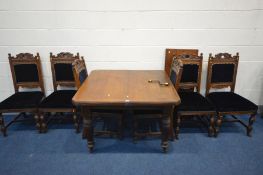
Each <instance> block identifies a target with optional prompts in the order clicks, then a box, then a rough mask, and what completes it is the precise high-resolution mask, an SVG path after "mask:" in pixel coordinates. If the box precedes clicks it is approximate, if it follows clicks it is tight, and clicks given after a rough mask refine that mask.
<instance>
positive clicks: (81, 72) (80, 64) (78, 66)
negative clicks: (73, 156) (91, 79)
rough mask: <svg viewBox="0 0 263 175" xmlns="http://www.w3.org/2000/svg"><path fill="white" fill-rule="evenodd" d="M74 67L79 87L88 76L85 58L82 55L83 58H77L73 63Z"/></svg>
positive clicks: (76, 82)
mask: <svg viewBox="0 0 263 175" xmlns="http://www.w3.org/2000/svg"><path fill="white" fill-rule="evenodd" d="M72 68H73V73H74V78H75V84H76V87H77V88H78V89H79V88H80V86H81V85H82V83H83V82H84V81H85V79H86V78H87V77H88V72H87V68H86V65H85V60H84V58H83V57H81V59H78V60H75V61H74V62H73V63H72Z"/></svg>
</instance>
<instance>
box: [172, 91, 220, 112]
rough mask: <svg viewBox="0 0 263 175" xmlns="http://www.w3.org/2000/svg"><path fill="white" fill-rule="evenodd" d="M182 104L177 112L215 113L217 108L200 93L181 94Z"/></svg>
mask: <svg viewBox="0 0 263 175" xmlns="http://www.w3.org/2000/svg"><path fill="white" fill-rule="evenodd" d="M179 96H180V99H181V104H180V105H179V106H178V108H177V111H215V107H214V105H213V104H211V103H210V102H209V101H208V100H207V99H206V98H205V97H203V96H202V95H201V94H200V93H198V92H179Z"/></svg>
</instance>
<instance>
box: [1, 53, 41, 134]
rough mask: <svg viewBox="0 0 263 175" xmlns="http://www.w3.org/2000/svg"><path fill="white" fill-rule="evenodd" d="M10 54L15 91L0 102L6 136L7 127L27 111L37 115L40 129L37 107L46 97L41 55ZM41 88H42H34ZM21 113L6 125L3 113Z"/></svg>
mask: <svg viewBox="0 0 263 175" xmlns="http://www.w3.org/2000/svg"><path fill="white" fill-rule="evenodd" d="M8 56H9V64H10V68H11V72H12V78H13V85H14V89H15V93H14V94H13V95H11V96H10V97H8V98H7V99H5V100H4V101H2V102H1V103H0V127H1V131H2V133H3V135H4V136H7V133H6V131H7V128H8V127H9V126H10V125H11V124H12V123H14V122H18V121H23V120H18V119H19V118H20V117H22V116H25V115H26V113H32V114H33V115H34V117H35V121H36V127H37V129H39V130H40V123H39V118H38V115H37V107H38V105H39V103H40V101H41V100H42V99H43V98H44V96H45V94H44V85H43V79H42V71H41V65H40V56H39V54H38V53H37V55H36V56H33V54H30V53H20V54H18V55H16V56H15V57H14V56H11V54H8ZM21 88H28V90H29V89H31V90H30V91H28V90H27V91H21ZM32 88H35V89H36V88H40V90H32ZM13 112H15V113H17V112H18V113H19V114H18V116H16V117H15V118H14V119H13V120H12V121H11V122H9V123H8V124H6V125H5V122H4V116H3V115H2V113H13Z"/></svg>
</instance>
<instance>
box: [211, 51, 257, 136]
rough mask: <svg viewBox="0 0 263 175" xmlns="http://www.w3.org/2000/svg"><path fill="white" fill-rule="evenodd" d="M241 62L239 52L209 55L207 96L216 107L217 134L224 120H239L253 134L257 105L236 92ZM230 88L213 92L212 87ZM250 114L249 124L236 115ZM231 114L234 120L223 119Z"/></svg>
mask: <svg viewBox="0 0 263 175" xmlns="http://www.w3.org/2000/svg"><path fill="white" fill-rule="evenodd" d="M238 62H239V54H238V53H237V54H236V55H234V56H232V55H231V54H229V53H219V54H216V55H215V56H214V57H213V56H212V54H210V55H209V60H208V71H207V81H206V96H207V99H209V100H210V101H211V102H212V103H213V104H214V105H215V107H216V111H217V122H216V136H217V135H218V133H219V128H220V126H221V124H222V122H223V121H230V122H239V123H241V124H242V125H243V126H245V127H246V129H247V135H248V136H251V131H252V124H253V122H254V121H255V117H256V113H257V109H258V107H257V105H255V104H254V103H252V102H251V101H249V100H248V99H246V98H244V97H242V96H240V95H238V94H236V93H234V90H235V85H236V75H237V68H238ZM222 88H230V92H226V91H222V92H211V93H210V90H211V89H222ZM241 114H248V115H250V118H249V122H248V125H247V124H245V122H243V121H242V120H240V119H238V118H237V117H236V116H235V115H241ZM225 115H231V116H232V117H233V120H226V119H224V120H223V116H225Z"/></svg>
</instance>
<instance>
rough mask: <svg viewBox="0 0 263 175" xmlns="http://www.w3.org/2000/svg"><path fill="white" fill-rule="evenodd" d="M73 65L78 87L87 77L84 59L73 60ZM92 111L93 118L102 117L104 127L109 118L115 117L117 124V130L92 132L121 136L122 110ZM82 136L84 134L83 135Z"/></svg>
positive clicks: (97, 134)
mask: <svg viewBox="0 0 263 175" xmlns="http://www.w3.org/2000/svg"><path fill="white" fill-rule="evenodd" d="M72 67H73V72H74V78H75V84H76V87H77V88H78V89H79V88H80V86H81V85H82V83H83V82H84V81H85V79H86V78H87V77H88V73H87V69H86V65H85V61H84V59H83V57H82V58H81V59H78V60H75V61H74V62H73V64H72ZM91 113H92V118H93V119H94V120H99V119H102V121H103V122H104V127H103V129H105V128H106V127H105V120H106V118H107V119H111V118H117V121H118V122H117V125H118V130H117V131H116V132H115V131H110V130H96V131H94V134H95V135H96V136H99V135H103V136H104V135H105V136H118V137H119V138H120V139H121V138H122V137H123V113H124V112H123V111H121V110H114V109H112V110H111V109H109V110H107V109H97V110H93V111H91ZM83 138H85V136H84V135H83Z"/></svg>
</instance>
